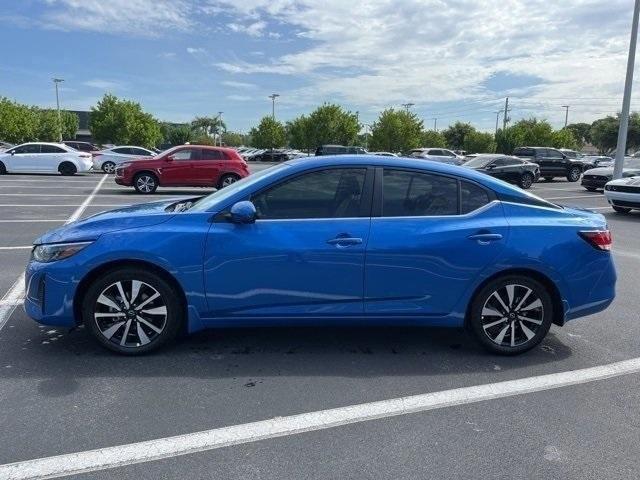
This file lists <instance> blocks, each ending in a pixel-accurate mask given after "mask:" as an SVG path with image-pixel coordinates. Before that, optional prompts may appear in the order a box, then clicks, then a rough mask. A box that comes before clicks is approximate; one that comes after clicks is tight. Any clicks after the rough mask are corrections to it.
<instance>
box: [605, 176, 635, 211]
mask: <svg viewBox="0 0 640 480" xmlns="http://www.w3.org/2000/svg"><path fill="white" fill-rule="evenodd" d="M604 196H605V197H607V202H609V205H611V207H613V209H614V210H615V211H616V212H618V213H629V212H630V211H631V210H640V176H636V177H628V178H619V179H618V180H611V181H610V182H607V184H606V185H605V186H604Z"/></svg>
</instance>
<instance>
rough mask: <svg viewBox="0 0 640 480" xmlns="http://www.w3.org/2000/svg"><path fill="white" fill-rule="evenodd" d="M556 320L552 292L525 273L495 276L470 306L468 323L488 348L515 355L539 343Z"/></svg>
mask: <svg viewBox="0 0 640 480" xmlns="http://www.w3.org/2000/svg"><path fill="white" fill-rule="evenodd" d="M552 321H553V305H552V301H551V295H550V294H549V292H548V291H547V289H546V288H545V286H544V285H542V284H541V283H540V282H538V281H536V280H533V279H531V278H529V277H525V276H522V275H509V276H505V277H501V278H498V279H495V280H493V281H491V282H489V284H487V285H486V286H485V287H484V288H482V290H480V291H479V292H478V293H477V294H476V296H475V297H474V300H473V302H472V305H471V311H470V318H469V324H470V325H469V326H470V327H471V330H472V331H473V333H474V336H475V337H476V339H477V340H478V341H479V342H480V344H481V345H482V346H483V347H485V348H486V349H487V350H489V351H491V352H493V353H499V354H502V355H516V354H519V353H523V352H526V351H527V350H530V349H532V348H533V347H535V346H536V345H538V344H539V343H540V342H541V341H542V339H543V338H544V337H545V336H546V335H547V332H548V331H549V328H550V327H551V323H552Z"/></svg>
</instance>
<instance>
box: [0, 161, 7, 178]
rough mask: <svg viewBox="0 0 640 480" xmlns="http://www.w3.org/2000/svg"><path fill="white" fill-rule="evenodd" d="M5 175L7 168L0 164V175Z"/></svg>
mask: <svg viewBox="0 0 640 480" xmlns="http://www.w3.org/2000/svg"><path fill="white" fill-rule="evenodd" d="M5 173H7V167H5V166H4V163H2V162H0V175H4V174H5Z"/></svg>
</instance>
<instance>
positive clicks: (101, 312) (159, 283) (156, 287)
mask: <svg viewBox="0 0 640 480" xmlns="http://www.w3.org/2000/svg"><path fill="white" fill-rule="evenodd" d="M82 318H83V321H84V323H85V325H86V326H87V328H88V329H89V331H90V332H91V334H92V335H93V336H94V338H95V339H96V340H98V342H99V343H100V344H101V345H103V346H104V347H106V348H108V349H110V350H113V351H114V352H118V353H122V354H125V355H138V354H142V353H146V352H150V351H152V350H155V349H157V348H160V347H161V346H163V345H165V344H167V343H168V342H170V341H171V340H173V339H175V338H176V336H177V335H178V332H179V330H180V326H181V325H182V323H183V321H184V313H183V308H182V307H181V302H180V299H179V298H178V296H177V294H176V292H175V288H174V287H173V286H171V285H170V284H169V283H168V282H167V281H166V280H165V279H164V278H162V277H161V276H160V275H157V274H156V273H153V272H149V271H144V270H142V269H140V268H129V267H124V268H118V269H115V270H112V271H111V272H109V273H107V274H106V275H101V276H100V277H99V278H98V279H97V280H96V281H95V282H94V283H93V284H91V285H90V286H89V288H88V289H87V293H86V295H85V297H84V299H83V302H82Z"/></svg>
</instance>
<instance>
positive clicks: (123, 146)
mask: <svg viewBox="0 0 640 480" xmlns="http://www.w3.org/2000/svg"><path fill="white" fill-rule="evenodd" d="M114 148H142V149H143V150H149V151H151V149H149V148H147V147H141V146H139V145H115V146H113V147H109V148H108V149H107V150H113V149H114Z"/></svg>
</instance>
